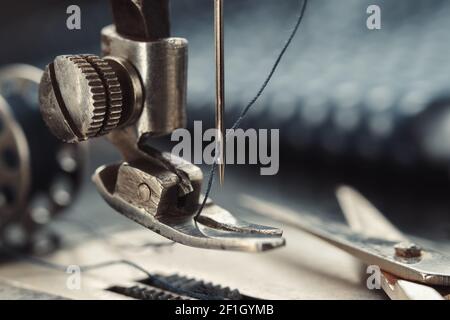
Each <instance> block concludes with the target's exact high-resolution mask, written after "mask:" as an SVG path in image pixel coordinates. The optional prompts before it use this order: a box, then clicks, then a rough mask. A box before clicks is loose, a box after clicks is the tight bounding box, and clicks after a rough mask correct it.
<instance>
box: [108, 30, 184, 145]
mask: <svg viewBox="0 0 450 320" xmlns="http://www.w3.org/2000/svg"><path fill="white" fill-rule="evenodd" d="M102 52H103V55H105V56H114V57H119V58H122V59H125V60H127V61H129V63H131V64H132V65H133V66H134V67H135V68H136V70H137V72H138V73H139V75H140V78H141V80H142V87H143V88H144V101H143V111H142V114H141V116H140V118H139V119H138V121H137V122H136V124H135V128H136V131H137V133H136V135H137V136H138V137H139V136H141V135H144V134H148V135H150V136H161V135H165V134H169V133H171V132H172V131H173V130H175V129H178V128H182V127H184V126H185V124H186V111H185V107H186V91H187V63H188V56H187V54H188V43H187V41H186V40H185V39H181V38H165V39H160V40H158V41H153V42H140V41H133V40H130V39H128V38H124V37H122V36H121V35H120V34H118V33H117V32H116V30H115V27H114V26H108V27H106V28H104V29H103V30H102Z"/></svg>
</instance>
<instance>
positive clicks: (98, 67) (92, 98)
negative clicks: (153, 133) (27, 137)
mask: <svg viewBox="0 0 450 320" xmlns="http://www.w3.org/2000/svg"><path fill="white" fill-rule="evenodd" d="M39 100H40V105H41V113H42V115H43V118H44V121H45V122H46V124H47V126H48V127H49V128H50V130H51V131H52V133H53V134H54V135H55V136H56V137H58V138H59V139H61V140H63V141H65V142H77V141H83V140H87V139H89V138H93V137H97V136H101V135H104V134H106V133H108V132H109V131H111V130H112V129H114V128H116V127H117V126H118V125H119V123H120V120H121V116H122V106H123V101H122V100H123V97H122V89H121V84H120V82H119V79H118V77H117V75H116V72H115V71H114V69H113V67H112V66H111V65H110V63H109V62H108V61H107V60H105V59H101V58H99V57H97V56H94V55H72V56H59V57H57V58H56V59H55V60H54V61H53V63H51V64H49V65H48V66H47V68H46V69H45V72H44V75H43V77H42V80H41V84H40V88H39Z"/></svg>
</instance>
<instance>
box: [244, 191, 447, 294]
mask: <svg viewBox="0 0 450 320" xmlns="http://www.w3.org/2000/svg"><path fill="white" fill-rule="evenodd" d="M243 205H244V206H245V207H246V208H247V209H249V210H252V211H255V212H258V213H259V214H262V215H264V216H266V217H269V218H271V219H274V220H276V221H280V222H282V223H285V224H287V225H290V226H293V227H295V228H297V229H300V230H302V231H304V232H306V233H309V234H312V235H314V236H316V237H318V238H320V239H322V240H324V241H326V242H329V243H331V244H333V245H334V246H336V247H338V248H340V249H341V250H344V251H346V252H348V253H349V254H351V255H352V256H354V257H356V258H358V259H360V260H361V261H363V262H364V263H366V264H368V265H377V266H379V267H380V268H381V270H384V271H386V272H388V273H391V274H392V275H395V276H397V277H399V278H401V279H404V280H410V281H416V282H420V283H424V284H428V285H439V286H450V257H449V256H447V255H445V254H442V253H439V252H437V251H434V250H432V249H425V248H424V249H423V254H422V256H421V257H420V258H418V259H414V260H411V259H398V258H397V256H396V255H395V250H394V246H395V244H397V242H396V241H392V240H386V239H384V238H383V237H382V236H378V237H367V236H366V235H364V234H362V233H358V232H354V231H352V230H350V229H349V228H348V227H346V226H344V225H342V224H338V223H333V222H329V221H326V222H324V221H320V220H318V219H316V218H315V217H314V216H312V215H310V214H302V213H299V212H296V211H293V210H291V209H289V208H286V207H284V206H280V205H275V204H273V203H271V202H268V201H264V200H260V199H255V198H253V197H248V196H246V197H245V201H243Z"/></svg>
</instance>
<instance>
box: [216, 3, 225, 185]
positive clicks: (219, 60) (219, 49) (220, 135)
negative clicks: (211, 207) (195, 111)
mask: <svg viewBox="0 0 450 320" xmlns="http://www.w3.org/2000/svg"><path fill="white" fill-rule="evenodd" d="M223 29H224V28H223V0H214V34H215V52H216V131H217V148H216V150H218V152H219V157H218V166H219V181H220V184H223V182H224V179H225V150H226V147H225V143H226V131H225V59H224V30H223Z"/></svg>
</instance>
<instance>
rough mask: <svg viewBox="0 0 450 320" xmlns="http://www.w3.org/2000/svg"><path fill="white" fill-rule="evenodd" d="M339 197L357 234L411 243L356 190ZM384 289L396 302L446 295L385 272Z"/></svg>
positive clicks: (344, 188) (341, 192) (346, 190)
mask: <svg viewBox="0 0 450 320" xmlns="http://www.w3.org/2000/svg"><path fill="white" fill-rule="evenodd" d="M336 197H337V199H338V202H339V205H340V207H341V209H342V212H343V213H344V216H345V218H346V220H347V223H348V224H349V226H350V229H352V230H353V231H355V232H358V233H361V234H364V235H365V236H367V237H378V238H385V239H389V240H392V241H398V242H401V241H407V238H406V237H405V236H404V235H403V234H402V233H401V232H400V231H399V230H398V229H397V228H396V227H395V226H394V225H393V224H392V223H391V222H390V221H389V220H387V219H386V217H384V215H383V214H382V213H381V212H379V211H378V209H377V208H375V207H374V206H373V205H372V204H371V203H370V202H369V200H367V199H366V198H365V197H364V196H363V195H361V194H360V193H359V192H358V191H356V190H355V189H353V188H352V187H349V186H340V187H339V188H338V189H337V190H336ZM381 286H382V288H383V290H384V291H385V292H386V294H387V295H388V296H389V297H390V298H391V299H393V300H443V297H442V295H441V294H440V293H439V292H438V291H436V290H435V289H434V288H432V287H429V286H427V285H423V284H419V283H415V282H411V281H408V280H403V279H400V278H398V277H397V276H394V275H392V274H389V273H387V272H384V271H382V272H381Z"/></svg>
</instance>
